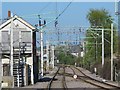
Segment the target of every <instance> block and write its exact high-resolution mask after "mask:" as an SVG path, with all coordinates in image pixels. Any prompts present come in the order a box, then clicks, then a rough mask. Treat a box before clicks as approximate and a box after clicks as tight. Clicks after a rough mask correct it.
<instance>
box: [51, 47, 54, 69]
mask: <svg viewBox="0 0 120 90" xmlns="http://www.w3.org/2000/svg"><path fill="white" fill-rule="evenodd" d="M51 60H52V68H54V46H51Z"/></svg>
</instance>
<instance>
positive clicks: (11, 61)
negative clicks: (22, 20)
mask: <svg viewBox="0 0 120 90" xmlns="http://www.w3.org/2000/svg"><path fill="white" fill-rule="evenodd" d="M13 18H14V17H12V18H11V27H10V70H11V76H13Z"/></svg>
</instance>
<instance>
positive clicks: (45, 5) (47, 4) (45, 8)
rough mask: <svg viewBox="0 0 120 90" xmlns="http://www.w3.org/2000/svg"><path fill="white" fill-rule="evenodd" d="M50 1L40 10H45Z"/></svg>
mask: <svg viewBox="0 0 120 90" xmlns="http://www.w3.org/2000/svg"><path fill="white" fill-rule="evenodd" d="M50 3H51V2H48V3H47V4H46V5H45V6H44V7H43V8H42V9H41V10H40V12H42V11H43V10H45V9H46V8H47V7H48V6H49V5H50Z"/></svg>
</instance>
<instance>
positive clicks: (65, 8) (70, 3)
mask: <svg viewBox="0 0 120 90" xmlns="http://www.w3.org/2000/svg"><path fill="white" fill-rule="evenodd" d="M71 3H72V1H71V2H69V4H68V5H67V6H66V8H65V9H64V10H63V11H62V12H61V13H60V14H59V15H58V16H57V17H56V19H58V18H59V17H60V16H61V15H62V14H63V13H64V12H65V11H66V10H67V9H68V7H69V6H70V5H71Z"/></svg>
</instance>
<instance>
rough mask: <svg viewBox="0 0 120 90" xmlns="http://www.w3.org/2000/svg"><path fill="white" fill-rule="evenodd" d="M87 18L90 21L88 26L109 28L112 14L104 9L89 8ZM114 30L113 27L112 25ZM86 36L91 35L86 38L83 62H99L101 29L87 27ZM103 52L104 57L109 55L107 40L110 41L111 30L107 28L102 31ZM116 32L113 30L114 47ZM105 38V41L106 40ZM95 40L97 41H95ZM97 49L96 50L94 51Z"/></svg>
mask: <svg viewBox="0 0 120 90" xmlns="http://www.w3.org/2000/svg"><path fill="white" fill-rule="evenodd" d="M86 17H87V19H88V21H89V23H90V28H91V27H94V28H104V29H111V23H112V22H113V19H112V16H111V15H110V14H109V12H108V11H107V10H105V9H90V11H89V12H88V14H87V16H86ZM114 30H115V27H114ZM86 37H92V38H87V39H86V42H87V44H86V49H87V53H86V55H85V62H92V63H91V64H92V65H94V64H95V63H97V62H100V60H101V56H102V45H101V42H102V37H101V31H99V30H94V29H88V30H87V32H86ZM104 37H105V40H104V45H105V46H104V47H105V50H104V53H105V58H107V57H110V55H111V53H110V50H111V48H110V46H111V45H110V43H108V42H107V41H109V42H110V41H111V31H110V30H107V31H104ZM116 38H117V34H116V32H114V48H116V45H115V44H116V42H117V41H116V40H115V39H116ZM106 40H107V41H106ZM96 42H97V43H96ZM96 51H97V52H96ZM114 52H115V49H114Z"/></svg>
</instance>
